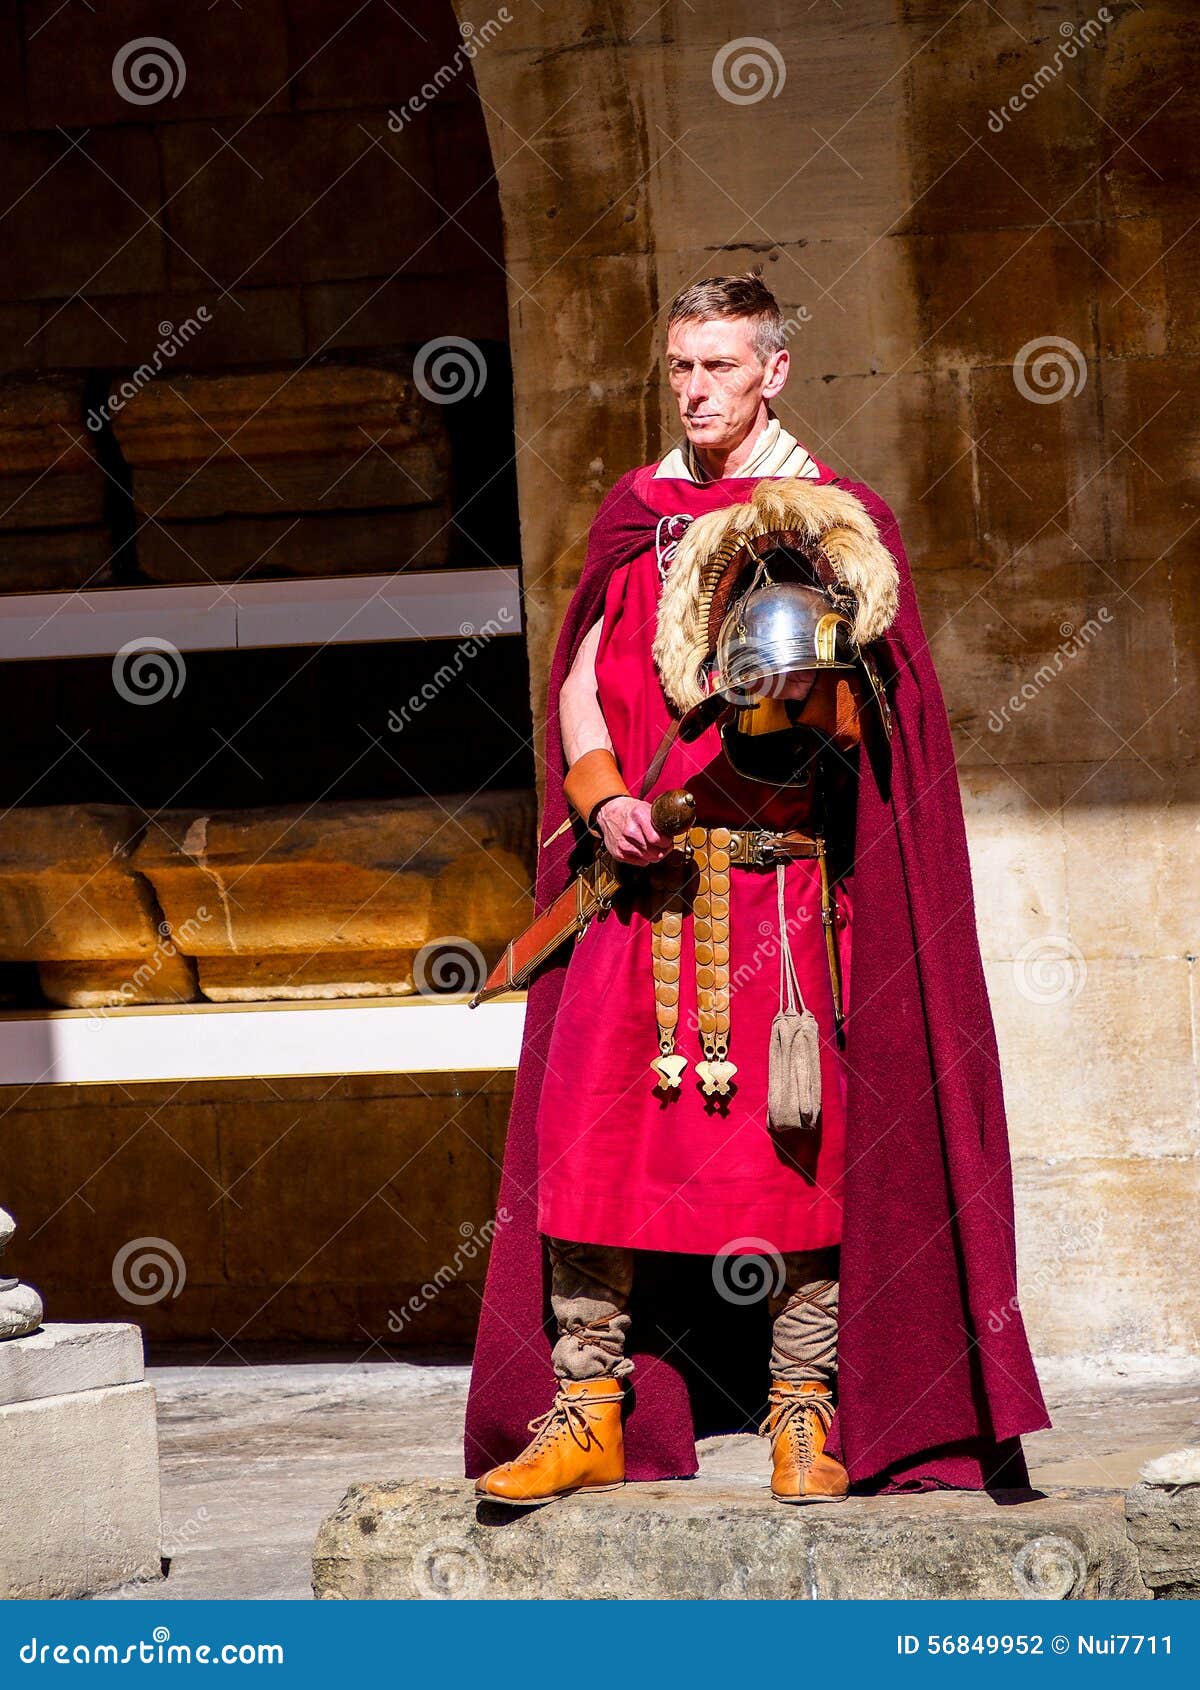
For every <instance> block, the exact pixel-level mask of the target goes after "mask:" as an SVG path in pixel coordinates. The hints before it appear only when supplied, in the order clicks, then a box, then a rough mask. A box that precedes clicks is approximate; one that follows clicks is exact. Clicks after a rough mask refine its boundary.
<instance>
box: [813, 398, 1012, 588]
mask: <svg viewBox="0 0 1200 1690" xmlns="http://www.w3.org/2000/svg"><path fill="white" fill-rule="evenodd" d="M828 373H829V374H833V373H834V372H832V371H830V372H828ZM785 398H786V403H784V404H782V405H781V407H780V414H781V415H785V416H787V417H788V418H789V420H790V418H791V416H793V415H794V416H795V417H796V424H795V432H796V433H797V434H799V436H800V438H801V439H803V440H804V442H805V444H806V445H807V446H808V447H809V448H810V449H811V450H812V451H813V452H814V453H815V454H816V456H817V457H818V458H820V459H821V460H822V461H823V462H825V463H828V464H830V465H832V466H833V467H834V468H836V469H838V470H839V471H840V472H841V473H842V474H843V475H849V476H851V477H853V478H854V479H855V480H856V481H865V482H867V484H868V485H869V486H872V487H874V488H875V490H876V491H877V492H878V493H879V494H880V495H881V496H882V497H883V498H885V499H886V500H887V502H888V504H889V505H890V506H891V508H892V510H893V511H894V512H895V514H896V517H897V519H898V521H899V523H900V528H901V533H902V535H903V538H904V545H905V550H906V551H907V554H908V556H909V559H910V560H911V562H912V566H913V568H914V569H915V570H918V571H921V572H924V571H926V570H934V569H943V568H949V567H955V566H957V565H961V564H962V563H964V562H966V561H967V560H968V559H970V558H971V557H973V556H975V555H977V554H978V539H977V534H976V517H975V509H974V496H973V478H974V477H975V475H976V473H977V465H976V463H975V461H974V458H973V454H972V436H971V415H970V407H969V404H968V399H967V394H966V391H965V388H964V387H963V386H962V385H961V384H960V380H959V377H958V376H957V375H955V374H952V373H949V372H942V371H925V370H911V371H905V372H903V373H902V374H899V375H892V376H855V375H851V376H847V377H844V378H843V377H841V376H837V377H836V379H833V380H828V379H826V378H825V377H821V378H817V379H813V378H808V379H805V380H802V381H799V382H795V383H793V384H791V385H789V387H788V390H787V394H786V396H785Z"/></svg>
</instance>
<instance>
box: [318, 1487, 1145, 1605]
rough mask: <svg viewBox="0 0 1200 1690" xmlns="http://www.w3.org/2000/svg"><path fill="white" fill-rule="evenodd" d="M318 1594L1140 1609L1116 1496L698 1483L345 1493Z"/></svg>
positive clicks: (323, 1544)
mask: <svg viewBox="0 0 1200 1690" xmlns="http://www.w3.org/2000/svg"><path fill="white" fill-rule="evenodd" d="M501 1516H503V1518H501ZM502 1527H503V1529H501V1528H502ZM313 1591H314V1594H315V1595H316V1596H317V1597H318V1598H321V1599H324V1600H330V1599H333V1600H339V1599H340V1600H343V1601H346V1600H349V1601H358V1600H364V1599H366V1600H401V1601H403V1600H433V1599H438V1598H450V1599H457V1600H482V1601H504V1600H509V1599H512V1598H523V1599H529V1598H534V1599H541V1600H553V1599H559V1600H562V1599H568V1600H569V1599H578V1598H581V1597H583V1598H587V1599H590V1600H598V1601H604V1600H610V1601H623V1600H631V1599H632V1600H660V1601H661V1600H664V1599H665V1600H677V1601H687V1600H697V1599H708V1600H716V1601H726V1600H739V1599H740V1600H759V1601H770V1600H776V1601H777V1600H785V1601H787V1600H800V1601H803V1600H815V1599H825V1600H846V1599H855V1598H857V1599H864V1600H865V1599H871V1598H878V1597H887V1598H889V1599H891V1600H896V1599H916V1600H928V1599H961V1598H964V1597H971V1598H985V1599H988V1598H990V1599H1002V1598H1007V1599H1009V1600H1012V1599H1014V1598H1021V1597H1024V1598H1029V1599H1037V1598H1040V1599H1043V1600H1046V1599H1062V1598H1066V1597H1070V1598H1073V1599H1080V1598H1102V1599H1110V1600H1111V1599H1114V1598H1116V1599H1138V1598H1143V1599H1144V1597H1145V1595H1146V1587H1145V1585H1143V1583H1142V1582H1141V1579H1140V1577H1139V1574H1138V1565H1137V1557H1136V1555H1135V1553H1134V1550H1133V1545H1132V1544H1131V1543H1130V1541H1129V1539H1128V1537H1127V1536H1126V1533H1125V1521H1124V1515H1123V1507H1122V1498H1121V1497H1120V1495H1119V1494H1117V1495H1115V1496H1111V1497H1110V1496H1105V1495H1104V1494H1103V1493H1098V1492H1090V1493H1089V1492H1086V1491H1085V1492H1079V1493H1071V1492H1067V1491H1062V1492H1056V1493H1055V1494H1053V1495H1050V1496H1047V1497H1045V1498H1043V1499H1040V1500H1037V1501H1028V1502H1020V1503H1018V1504H1015V1505H1014V1506H1009V1507H999V1506H997V1503H996V1501H995V1500H994V1499H993V1498H991V1497H990V1496H987V1495H981V1494H972V1493H965V1492H958V1493H944V1494H940V1495H939V1494H934V1495H929V1496H918V1497H886V1498H884V1497H880V1498H871V1497H852V1498H850V1499H849V1500H848V1501H846V1502H842V1503H839V1504H838V1505H837V1506H836V1507H825V1508H781V1507H779V1506H778V1505H777V1504H776V1503H774V1502H773V1501H772V1499H771V1497H770V1495H769V1493H768V1491H767V1488H766V1486H765V1484H759V1485H757V1486H755V1485H751V1484H745V1485H738V1484H730V1483H725V1484H721V1483H709V1482H705V1481H702V1480H700V1481H698V1480H693V1481H690V1482H689V1481H676V1482H674V1483H666V1484H636V1485H625V1486H624V1487H623V1488H622V1489H620V1490H618V1491H614V1492H609V1493H607V1494H605V1495H603V1496H591V1497H589V1496H575V1497H568V1498H566V1499H564V1500H562V1501H559V1502H556V1503H555V1505H554V1507H553V1508H540V1509H530V1510H528V1511H527V1512H523V1513H520V1514H514V1511H513V1510H512V1509H507V1508H505V1509H501V1508H500V1507H498V1506H496V1505H495V1504H487V1503H484V1504H482V1505H480V1504H479V1503H478V1502H477V1499H476V1498H475V1496H474V1495H473V1493H472V1489H471V1486H470V1484H469V1483H468V1482H466V1481H461V1480H460V1481H455V1480H447V1479H424V1480H421V1479H417V1480H410V1481H408V1482H405V1483H392V1484H389V1483H386V1482H377V1483H364V1484H356V1485H353V1486H352V1487H351V1489H350V1490H349V1491H348V1492H347V1493H346V1495H345V1497H344V1498H343V1499H342V1502H341V1505H340V1506H339V1507H338V1508H337V1509H336V1510H335V1511H334V1512H333V1513H332V1514H330V1515H329V1516H328V1517H327V1518H326V1519H325V1520H324V1521H323V1523H322V1525H321V1528H320V1530H319V1532H318V1534H317V1541H316V1545H315V1548H314V1552H313Z"/></svg>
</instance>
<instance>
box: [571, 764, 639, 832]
mask: <svg viewBox="0 0 1200 1690" xmlns="http://www.w3.org/2000/svg"><path fill="white" fill-rule="evenodd" d="M563 791H564V792H565V793H566V797H567V802H568V804H570V806H571V808H572V809H573V810H575V811H577V812H578V814H579V815H581V816H582V817H583V819H584V821H585V822H586V823H587V825H588V827H589V828H590V827H591V825H592V822H593V820H594V818H595V814H596V811H597V810H598V809H599V807H600V805H601V804H603V803H604V801H605V799H607V798H627V797H629V796H630V793H629V788H628V787H627V786H626V784H625V782H624V781H623V780H622V779H621V771H620V769H619V768H618V767H617V760H616V758H615V757H614V756H613V754H612V752H611V751H607V750H603V749H600V748H597V749H596V750H595V751H585V752H584V754H583V756H582V757H577V758H576V759H575V761H574V762H573V763H572V764H571V767H570V768H569V769H568V770H567V775H566V779H565V780H564V781H563Z"/></svg>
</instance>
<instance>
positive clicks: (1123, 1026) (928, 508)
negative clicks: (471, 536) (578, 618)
mask: <svg viewBox="0 0 1200 1690" xmlns="http://www.w3.org/2000/svg"><path fill="white" fill-rule="evenodd" d="M458 10H459V14H460V16H462V17H469V18H471V19H472V20H474V21H475V22H477V23H478V22H479V21H480V20H481V19H482V18H483V17H485V16H486V15H488V11H487V7H486V0H459V4H458ZM647 11H648V8H646V7H644V6H642V5H640V4H638V5H634V4H617V5H599V4H589V3H577V4H573V5H568V6H562V7H557V8H554V9H553V11H547V12H536V11H529V10H527V9H524V8H523V9H521V11H520V12H519V13H518V14H516V15H515V17H514V21H513V22H512V23H511V24H510V25H508V26H507V27H506V29H505V30H504V31H503V33H502V34H501V35H500V36H499V38H498V39H497V40H496V41H494V42H493V43H492V45H491V46H489V48H488V50H487V52H486V53H485V54H482V55H481V56H480V58H479V60H478V62H477V64H476V78H477V81H478V83H479V86H480V89H481V92H482V94H483V96H484V98H485V100H486V102H487V106H488V113H489V119H488V120H489V133H490V136H491V142H492V148H493V152H494V155H495V159H496V166H497V172H498V176H499V182H500V193H501V205H502V210H503V216H504V232H505V250H506V255H507V262H508V267H509V316H510V326H511V335H512V345H513V356H514V368H515V378H516V402H517V429H518V434H519V436H520V437H521V438H522V439H523V440H526V441H535V442H536V450H527V451H524V452H523V453H521V454H520V456H519V459H518V467H519V474H520V488H521V518H522V532H523V550H524V555H525V561H526V571H527V574H526V590H527V594H528V598H529V623H530V631H531V641H530V644H531V662H532V668H533V674H534V702H535V708H537V707H540V704H541V700H542V698H543V696H544V681H545V672H546V666H547V663H548V660H549V653H550V648H551V641H552V636H553V633H554V631H555V629H556V627H557V623H558V621H559V619H560V617H561V613H562V609H563V606H564V604H565V602H566V599H567V597H568V596H569V593H570V589H571V586H572V584H573V582H574V580H575V579H576V578H577V574H578V569H579V565H580V561H581V558H582V551H583V541H584V535H585V532H586V528H587V524H588V520H589V518H590V516H591V514H592V512H593V510H594V508H595V505H596V503H597V500H598V498H599V496H600V494H601V492H602V491H603V490H604V489H605V488H606V487H607V486H608V485H610V484H611V483H612V481H613V480H614V479H615V478H616V477H617V475H619V474H620V473H621V472H622V471H623V470H625V469H626V468H628V467H629V466H630V465H631V464H634V463H638V462H643V461H646V460H647V459H649V458H651V457H653V456H655V455H657V454H658V452H659V451H660V449H661V447H662V445H663V442H664V441H665V440H667V439H669V438H671V437H672V435H673V433H674V430H673V426H672V421H671V415H670V412H669V409H668V403H667V401H668V397H669V396H668V395H667V394H666V393H665V390H664V388H663V384H662V382H661V378H660V372H659V369H658V366H657V362H656V357H657V349H658V341H657V332H658V326H659V318H660V313H661V310H662V308H663V306H664V305H665V303H666V302H667V300H668V299H669V298H670V296H671V295H672V294H673V293H674V292H675V290H676V289H677V288H678V287H680V286H681V285H682V284H684V283H685V282H686V281H688V280H690V279H692V278H694V277H697V276H701V275H704V274H713V273H718V272H720V271H724V270H737V269H741V268H743V267H745V266H746V265H747V264H750V263H761V264H762V266H763V268H764V270H765V273H766V276H767V279H768V280H769V281H770V282H771V284H772V286H773V287H774V288H775V290H776V292H777V293H778V295H779V298H780V301H781V304H782V305H783V308H784V311H785V314H786V316H787V318H788V320H789V327H790V346H791V350H792V354H793V358H794V375H793V378H792V381H791V385H790V387H789V389H788V392H787V394H786V395H785V401H786V402H785V403H784V404H783V405H781V407H780V409H781V412H782V414H783V415H784V418H785V420H786V421H787V422H788V423H789V424H790V426H792V427H793V428H794V429H795V431H796V432H797V433H798V434H799V435H800V436H801V438H802V439H803V440H805V442H806V443H807V444H808V445H809V446H810V447H811V448H812V450H813V451H814V452H815V453H816V454H817V456H818V457H820V458H822V459H824V460H826V461H827V462H829V463H831V464H832V465H834V466H835V467H836V468H837V469H839V470H841V471H842V472H844V473H846V474H849V475H853V476H856V477H859V478H861V479H864V480H866V481H869V482H870V483H872V484H873V485H874V486H876V487H877V488H878V489H879V490H880V491H882V492H883V493H884V494H885V496H886V497H887V498H888V499H889V501H890V502H891V503H892V504H893V506H894V508H895V509H896V511H897V513H898V515H899V516H900V519H901V522H902V526H903V530H904V532H905V535H906V537H907V542H908V547H909V551H910V555H911V558H912V562H913V566H914V570H915V572H916V577H917V584H918V593H919V596H920V600H921V605H922V610H923V612H924V615H925V618H926V621H927V625H928V627H929V630H930V634H931V637H932V640H933V643H934V647H935V650H936V653H937V657H938V660H939V663H940V668H941V674H942V679H943V683H944V687H945V692H946V697H947V703H948V705H949V709H950V714H951V719H952V722H953V725H954V730H955V737H956V746H957V751H958V756H959V760H960V768H961V773H962V785H963V795H964V801H965V804H966V808H967V815H968V826H969V829H970V835H971V845H972V855H973V863H974V869H975V875H976V887H977V893H978V900H979V910H980V926H981V932H982V936H983V944H984V952H985V958H986V960H987V965H988V971H989V977H990V981H991V987H992V993H993V1001H994V1004H995V1010H996V1016H997V1021H998V1026H999V1033H1000V1041H1001V1049H1002V1056H1003V1059H1004V1064H1005V1073H1006V1079H1007V1088H1008V1095H1009V1100H1010V1106H1011V1118H1012V1135H1013V1148H1014V1154H1015V1157H1016V1181H1017V1198H1018V1208H1019V1230H1020V1241H1021V1246H1022V1279H1023V1286H1024V1300H1025V1310H1026V1314H1027V1317H1028V1321H1029V1325H1030V1329H1031V1333H1032V1336H1033V1340H1034V1342H1035V1345H1036V1347H1037V1348H1038V1349H1039V1350H1040V1351H1041V1352H1042V1353H1043V1354H1047V1355H1056V1356H1066V1355H1077V1354H1101V1355H1103V1356H1104V1357H1106V1358H1111V1357H1112V1356H1113V1355H1114V1354H1120V1353H1122V1352H1124V1353H1128V1354H1131V1355H1142V1356H1147V1355H1149V1356H1155V1357H1163V1356H1175V1357H1181V1356H1186V1355H1188V1354H1193V1355H1194V1354H1195V1353H1196V1350H1197V1347H1198V1346H1197V1337H1198V1333H1200V1296H1198V1295H1197V1291H1196V1285H1197V1283H1198V1281H1197V1275H1196V1272H1195V1268H1196V1245H1195V1236H1194V1229H1193V1228H1192V1227H1191V1226H1190V1225H1189V1224H1188V1220H1187V1217H1188V1216H1189V1215H1190V1214H1194V1213H1195V1204H1196V1198H1197V1195H1198V1192H1197V1184H1198V1180H1197V1147H1198V1136H1197V1105H1196V1072H1195V1065H1194V1035H1193V1026H1194V1000H1193V993H1194V989H1195V988H1194V967H1193V961H1194V954H1195V951H1196V941H1197V927H1198V922H1197V876H1196V873H1195V839H1196V825H1197V802H1198V799H1200V793H1198V791H1197V767H1196V744H1195V730H1194V722H1195V719H1196V711H1195V705H1196V690H1197V615H1196V608H1195V606H1196V597H1195V591H1194V587H1192V585H1191V583H1192V582H1193V581H1194V564H1195V557H1196V531H1195V524H1196V519H1197V514H1198V512H1197V482H1196V476H1197V447H1196V443H1195V430H1194V428H1192V427H1191V426H1190V424H1189V421H1188V416H1189V408H1188V394H1189V392H1190V389H1191V385H1192V379H1193V374H1194V367H1195V359H1196V354H1197V336H1196V304H1195V286H1194V274H1195V257H1196V250H1197V237H1196V234H1195V229H1194V224H1195V222H1196V218H1197V211H1198V209H1200V205H1198V200H1200V194H1198V191H1197V177H1196V173H1195V169H1194V166H1193V164H1192V158H1193V154H1194V148H1193V146H1192V144H1191V141H1190V140H1189V136H1190V135H1191V134H1193V133H1194V128H1195V122H1196V115H1197V112H1196V108H1197V103H1198V101H1200V94H1198V92H1197V88H1198V86H1200V85H1198V83H1197V79H1196V76H1195V73H1194V62H1193V61H1194V56H1195V52H1196V48H1195V35H1194V30H1189V27H1188V26H1189V22H1191V23H1194V17H1192V16H1191V14H1190V10H1189V8H1187V7H1186V6H1184V5H1182V4H1175V3H1171V0H1150V3H1149V4H1146V5H1133V4H1125V3H1122V0H1115V3H1113V4H1111V5H1110V6H1107V7H1105V8H1103V9H1102V12H1103V15H1101V9H1099V8H1091V7H1087V6H1076V5H1064V4H1060V3H1051V4H1038V5H1034V4H1027V3H1022V0H1018V3H1016V4H1013V5H1007V6H1005V7H1003V8H1000V9H997V8H996V7H993V6H989V5H986V4H984V0H968V4H967V5H965V6H964V5H962V4H960V3H957V0H845V3H844V4H843V5H840V6H838V7H830V8H825V7H820V8H813V7H811V6H810V5H809V4H808V3H807V0H775V3H773V4H768V5H767V6H765V7H764V6H761V5H755V6H753V7H750V6H745V5H742V4H730V5H723V6H719V7H718V6H701V7H695V6H691V5H687V4H682V5H681V4H674V3H671V4H668V5H666V6H663V7H661V8H659V9H658V10H657V11H651V12H650V15H647ZM747 37H748V38H752V39H750V40H749V41H746V40H745V39H744V38H747ZM734 43H740V45H737V46H734V45H731V44H734ZM1023 89H1024V93H1022V90H1023ZM1014 97H1015V99H1016V101H1017V102H1020V103H1019V105H1014V104H1013V103H1012V102H1013V101H1014ZM530 137H535V138H534V139H532V140H531V139H530Z"/></svg>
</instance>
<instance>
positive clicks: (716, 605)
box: [653, 478, 899, 712]
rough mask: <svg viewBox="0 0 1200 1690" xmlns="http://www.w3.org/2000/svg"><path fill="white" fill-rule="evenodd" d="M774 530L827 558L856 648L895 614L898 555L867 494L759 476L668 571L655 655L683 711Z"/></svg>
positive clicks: (703, 520)
mask: <svg viewBox="0 0 1200 1690" xmlns="http://www.w3.org/2000/svg"><path fill="white" fill-rule="evenodd" d="M768 535H769V536H778V537H779V538H780V540H781V542H782V541H786V543H788V544H790V545H792V546H793V547H795V548H797V549H798V550H800V551H802V552H804V553H805V554H806V555H808V556H809V557H811V558H813V559H814V560H816V561H818V562H819V563H820V565H821V573H822V575H823V576H825V577H827V591H829V593H830V596H831V599H832V600H833V603H834V604H835V606H837V607H838V608H840V609H842V610H844V613H845V614H846V616H847V618H848V620H849V621H850V623H851V625H852V630H853V635H854V641H855V644H856V645H857V646H858V647H860V648H861V647H863V646H865V645H868V644H869V643H870V642H871V641H872V640H877V639H879V637H880V636H881V635H882V634H884V633H886V632H887V630H888V628H889V627H890V626H891V624H892V622H893V621H894V620H895V616H896V610H897V605H898V601H899V576H898V573H897V570H896V563H895V559H894V558H893V557H892V555H891V553H890V552H889V551H888V549H887V547H886V546H885V545H884V544H883V542H882V540H881V539H880V538H879V531H878V529H877V528H876V526H875V524H874V522H873V521H872V519H871V517H870V515H869V514H868V512H867V511H866V509H865V507H864V506H863V504H862V503H861V501H860V500H858V499H856V498H855V496H854V494H853V493H849V492H847V491H846V490H845V489H844V488H841V487H831V486H828V485H823V484H820V483H815V482H812V481H807V480H803V479H800V478H781V479H778V480H774V479H765V480H763V481H760V482H759V483H758V485H757V487H755V489H754V491H753V493H752V494H751V496H750V498H749V500H748V501H747V502H746V503H744V504H738V505H727V506H725V507H724V508H723V509H721V510H716V511H710V512H709V513H708V514H707V515H706V516H700V517H697V518H696V520H695V521H694V522H693V523H692V524H691V526H690V527H689V528H688V530H687V532H686V533H685V534H684V535H683V537H682V538H681V539H680V540H679V542H678V543H677V545H676V547H675V554H674V558H673V560H672V562H671V565H670V567H669V569H668V570H667V574H666V581H665V584H664V586H663V590H662V595H661V597H660V599H659V604H658V620H657V627H656V631H655V636H654V645H653V654H654V663H655V667H656V668H657V670H658V673H659V678H660V680H661V681H662V685H663V691H664V692H665V693H666V695H667V697H668V699H669V700H670V701H671V703H672V704H673V705H674V706H675V708H676V709H677V710H679V711H680V712H686V711H688V710H690V709H691V708H692V707H693V706H694V705H696V704H699V703H700V702H701V701H702V700H703V698H704V697H705V696H706V691H707V689H706V686H705V677H704V668H705V665H706V664H707V663H708V660H709V659H710V657H711V656H712V654H713V651H714V650H715V647H716V634H717V628H718V627H719V625H720V621H721V619H722V618H723V616H724V614H725V611H726V610H727V608H728V606H729V603H730V600H731V598H732V597H733V595H734V590H735V588H736V586H737V583H738V581H739V580H740V579H745V578H746V577H745V566H746V565H747V564H750V563H753V561H754V557H755V546H754V542H755V541H756V540H760V539H761V538H762V537H764V536H768ZM759 549H761V548H759Z"/></svg>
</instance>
